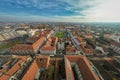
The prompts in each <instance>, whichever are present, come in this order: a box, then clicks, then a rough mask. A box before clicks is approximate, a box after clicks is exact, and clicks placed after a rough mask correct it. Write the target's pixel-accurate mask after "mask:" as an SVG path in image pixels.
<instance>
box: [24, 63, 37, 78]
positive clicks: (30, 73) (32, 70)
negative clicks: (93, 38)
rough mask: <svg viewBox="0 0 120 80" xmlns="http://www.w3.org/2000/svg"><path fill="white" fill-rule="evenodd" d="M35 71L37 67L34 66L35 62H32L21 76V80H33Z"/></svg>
mask: <svg viewBox="0 0 120 80" xmlns="http://www.w3.org/2000/svg"><path fill="white" fill-rule="evenodd" d="M37 70H38V65H37V64H36V61H34V62H33V63H32V64H31V66H30V68H29V70H28V71H27V72H26V74H25V75H24V76H23V78H22V80H34V77H35V74H36V72H37Z"/></svg>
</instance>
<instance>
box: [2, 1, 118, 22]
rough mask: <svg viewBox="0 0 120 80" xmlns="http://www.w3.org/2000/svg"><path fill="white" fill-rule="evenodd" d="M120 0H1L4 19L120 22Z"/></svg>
mask: <svg viewBox="0 0 120 80" xmlns="http://www.w3.org/2000/svg"><path fill="white" fill-rule="evenodd" d="M119 4H120V0H0V21H6V22H7V21H45V22H47V21H51V22H56V21H57V22H120V5H119Z"/></svg>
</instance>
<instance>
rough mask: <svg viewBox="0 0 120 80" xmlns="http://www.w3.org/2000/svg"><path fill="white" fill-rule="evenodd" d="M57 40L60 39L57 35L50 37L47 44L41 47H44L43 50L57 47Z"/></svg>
mask: <svg viewBox="0 0 120 80" xmlns="http://www.w3.org/2000/svg"><path fill="white" fill-rule="evenodd" d="M52 40H54V41H55V44H54V46H51V42H52ZM57 41H58V38H57V37H56V38H53V37H50V38H49V39H48V41H47V42H46V44H45V45H44V46H43V47H42V48H41V49H42V50H54V49H55V47H56V44H57Z"/></svg>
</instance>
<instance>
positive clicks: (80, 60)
mask: <svg viewBox="0 0 120 80" xmlns="http://www.w3.org/2000/svg"><path fill="white" fill-rule="evenodd" d="M65 58H67V59H68V60H69V61H70V62H76V63H77V65H78V66H79V69H80V72H81V74H82V77H83V79H84V80H99V78H98V76H97V75H96V74H95V73H94V72H93V71H92V70H91V67H90V64H89V61H88V60H87V58H86V57H85V56H65Z"/></svg>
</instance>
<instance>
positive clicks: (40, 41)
mask: <svg viewBox="0 0 120 80" xmlns="http://www.w3.org/2000/svg"><path fill="white" fill-rule="evenodd" d="M44 40H45V37H41V38H40V39H38V40H37V41H36V42H35V43H33V45H32V46H33V49H34V50H35V49H37V48H38V47H39V45H40V44H41V43H42V42H43V41H44Z"/></svg>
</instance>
